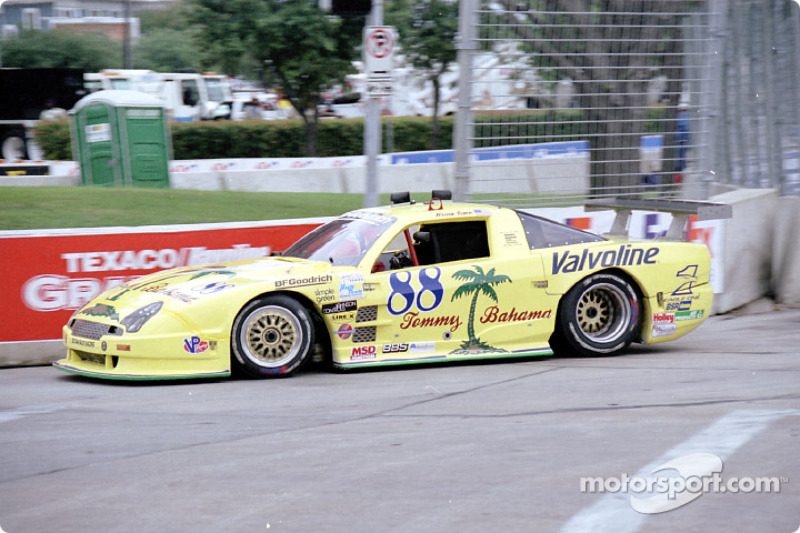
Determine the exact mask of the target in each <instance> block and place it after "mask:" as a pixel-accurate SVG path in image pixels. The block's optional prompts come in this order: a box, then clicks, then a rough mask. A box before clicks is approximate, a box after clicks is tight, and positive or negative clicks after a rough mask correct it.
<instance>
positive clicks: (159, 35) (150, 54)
mask: <svg viewBox="0 0 800 533" xmlns="http://www.w3.org/2000/svg"><path fill="white" fill-rule="evenodd" d="M133 61H134V66H135V67H136V68H145V69H150V70H155V71H159V72H176V71H181V70H197V69H199V68H200V67H201V64H202V62H201V53H200V50H199V49H198V48H197V46H196V45H195V42H194V37H193V36H192V34H191V32H189V31H186V30H175V29H170V28H165V29H154V30H152V31H149V32H148V33H145V34H143V35H142V37H141V38H140V39H139V43H138V44H137V45H136V48H135V49H134V54H133Z"/></svg>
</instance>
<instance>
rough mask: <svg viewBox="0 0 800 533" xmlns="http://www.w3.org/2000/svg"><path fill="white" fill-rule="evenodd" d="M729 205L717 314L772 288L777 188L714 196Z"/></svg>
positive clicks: (716, 304)
mask: <svg viewBox="0 0 800 533" xmlns="http://www.w3.org/2000/svg"><path fill="white" fill-rule="evenodd" d="M711 201H714V202H721V203H725V204H730V205H731V206H732V207H733V217H732V218H731V219H730V220H728V221H727V222H726V224H727V225H726V228H725V233H724V235H723V245H722V254H723V261H722V264H723V270H724V272H723V287H724V290H723V292H722V294H719V295H717V296H716V298H715V300H714V312H715V313H727V312H728V311H731V310H733V309H736V308H737V307H741V306H743V305H745V304H748V303H750V302H752V301H755V300H758V299H759V298H761V297H762V296H764V295H765V294H768V293H769V292H770V290H771V276H772V254H773V240H772V236H773V232H774V231H775V219H776V217H775V211H776V206H777V201H778V195H777V192H776V191H775V190H774V189H739V190H736V191H731V192H725V193H722V194H718V195H715V196H712V197H711Z"/></svg>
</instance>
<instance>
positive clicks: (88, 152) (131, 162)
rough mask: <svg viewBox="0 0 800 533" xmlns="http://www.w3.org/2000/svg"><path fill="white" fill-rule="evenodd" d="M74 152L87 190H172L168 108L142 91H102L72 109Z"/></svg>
mask: <svg viewBox="0 0 800 533" xmlns="http://www.w3.org/2000/svg"><path fill="white" fill-rule="evenodd" d="M70 115H71V118H72V120H71V123H72V150H73V153H74V155H75V160H76V161H78V164H79V165H80V169H81V181H82V183H83V184H84V185H104V186H112V187H113V186H136V187H169V160H170V158H171V144H170V135H169V129H168V126H167V117H166V114H165V112H164V105H163V104H162V103H161V102H160V101H159V100H158V99H157V98H155V97H154V96H151V95H149V94H147V93H143V92H138V91H117V90H111V91H98V92H95V93H92V94H90V95H88V96H85V97H84V98H82V99H81V100H79V101H78V103H77V104H75V107H74V108H73V109H72V110H70Z"/></svg>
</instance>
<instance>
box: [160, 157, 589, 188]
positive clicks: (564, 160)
mask: <svg viewBox="0 0 800 533" xmlns="http://www.w3.org/2000/svg"><path fill="white" fill-rule="evenodd" d="M170 185H171V187H172V188H174V189H194V190H205V191H256V192H335V193H362V192H363V191H364V189H365V187H366V171H365V168H364V167H363V166H347V167H340V168H287V169H281V168H277V169H270V170H237V169H222V170H197V171H195V170H192V171H187V172H174V173H172V174H171V176H170ZM471 186H472V190H471V192H472V193H473V194H492V193H517V194H523V193H524V194H530V193H532V192H533V193H564V192H570V193H578V194H581V193H584V192H586V191H587V190H588V186H589V158H588V156H584V155H575V156H564V157H558V158H553V159H512V160H496V161H476V162H474V163H473V167H472V183H471ZM378 187H379V191H380V192H383V193H388V192H396V191H410V192H430V191H431V190H433V189H450V190H453V189H454V188H455V177H454V165H453V163H415V164H413V165H385V166H381V167H380V170H379V175H378Z"/></svg>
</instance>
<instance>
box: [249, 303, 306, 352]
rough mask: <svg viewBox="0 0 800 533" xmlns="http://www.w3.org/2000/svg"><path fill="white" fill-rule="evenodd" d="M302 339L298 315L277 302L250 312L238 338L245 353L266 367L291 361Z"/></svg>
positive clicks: (301, 343)
mask: <svg viewBox="0 0 800 533" xmlns="http://www.w3.org/2000/svg"><path fill="white" fill-rule="evenodd" d="M303 340H304V339H303V330H302V328H301V327H300V321H299V320H298V318H297V317H296V316H295V315H294V314H293V313H292V312H290V311H288V310H287V309H284V308H283V307H280V306H276V305H268V306H264V307H260V308H258V309H255V310H254V311H253V312H252V313H251V314H250V315H248V316H247V318H246V319H245V322H244V324H243V325H242V329H241V333H240V337H239V341H240V345H241V347H242V351H243V352H244V355H245V356H246V357H247V358H249V359H250V360H251V361H253V362H254V363H256V364H257V365H259V366H265V367H279V366H282V365H284V364H286V363H288V362H289V361H291V360H292V359H293V358H294V357H295V356H296V355H297V352H298V351H299V350H300V347H301V346H302V345H303Z"/></svg>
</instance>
